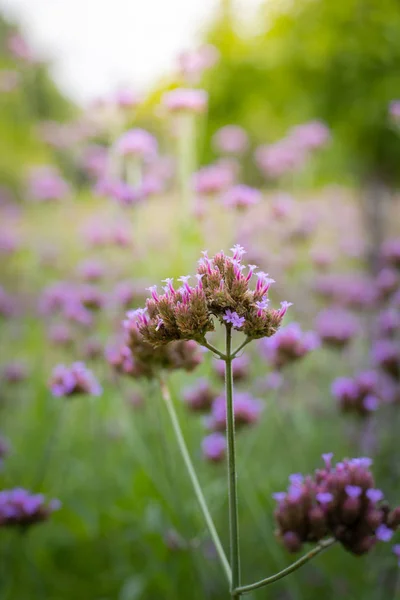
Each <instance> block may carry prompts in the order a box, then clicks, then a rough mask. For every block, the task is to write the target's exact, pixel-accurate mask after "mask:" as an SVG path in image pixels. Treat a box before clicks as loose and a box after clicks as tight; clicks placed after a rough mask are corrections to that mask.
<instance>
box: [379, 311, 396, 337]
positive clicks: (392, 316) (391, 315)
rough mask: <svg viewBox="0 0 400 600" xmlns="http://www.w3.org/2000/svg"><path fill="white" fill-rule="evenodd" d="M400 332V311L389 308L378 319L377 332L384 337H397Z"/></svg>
mask: <svg viewBox="0 0 400 600" xmlns="http://www.w3.org/2000/svg"><path fill="white" fill-rule="evenodd" d="M399 331H400V311H399V310H398V309H396V308H394V307H389V308H387V309H386V310H384V311H382V312H381V313H380V314H379V315H378V318H377V323H376V332H377V334H378V335H380V336H382V337H389V338H391V337H395V336H396V334H397V333H398V332H399Z"/></svg>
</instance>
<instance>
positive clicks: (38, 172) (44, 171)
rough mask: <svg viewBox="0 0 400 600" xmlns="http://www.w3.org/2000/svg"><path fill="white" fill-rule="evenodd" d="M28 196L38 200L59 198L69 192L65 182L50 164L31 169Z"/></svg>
mask: <svg viewBox="0 0 400 600" xmlns="http://www.w3.org/2000/svg"><path fill="white" fill-rule="evenodd" d="M28 186H29V191H28V193H29V196H30V197H31V198H32V199H33V200H36V201H38V202H45V201H48V200H61V199H63V198H65V197H67V196H68V195H69V194H70V188H69V185H68V184H67V182H66V181H65V180H64V179H63V178H62V177H61V175H60V174H59V173H58V171H57V170H56V169H55V168H54V167H51V166H44V167H36V168H35V169H32V171H31V173H30V176H29V181H28Z"/></svg>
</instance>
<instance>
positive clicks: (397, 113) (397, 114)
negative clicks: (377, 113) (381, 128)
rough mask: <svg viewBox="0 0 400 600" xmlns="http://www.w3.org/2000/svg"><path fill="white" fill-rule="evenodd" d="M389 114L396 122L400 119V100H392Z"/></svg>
mask: <svg viewBox="0 0 400 600" xmlns="http://www.w3.org/2000/svg"><path fill="white" fill-rule="evenodd" d="M389 115H390V117H391V118H392V119H393V121H395V123H398V122H399V121H400V100H392V101H391V103H390V104H389Z"/></svg>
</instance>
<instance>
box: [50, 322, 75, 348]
mask: <svg viewBox="0 0 400 600" xmlns="http://www.w3.org/2000/svg"><path fill="white" fill-rule="evenodd" d="M48 339H49V340H50V342H51V343H53V344H55V345H57V346H70V345H71V344H72V342H73V340H74V336H73V334H72V331H71V328H70V327H68V325H66V324H65V323H54V324H53V325H52V326H51V327H50V329H49V332H48Z"/></svg>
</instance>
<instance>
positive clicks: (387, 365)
mask: <svg viewBox="0 0 400 600" xmlns="http://www.w3.org/2000/svg"><path fill="white" fill-rule="evenodd" d="M371 354H372V360H373V363H374V364H375V365H376V366H377V367H379V368H380V369H381V370H382V371H384V372H385V373H387V374H388V375H390V376H391V377H392V378H393V379H396V380H400V344H399V343H398V342H396V341H395V340H378V341H377V342H375V343H374V345H373V347H372V351H371Z"/></svg>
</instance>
